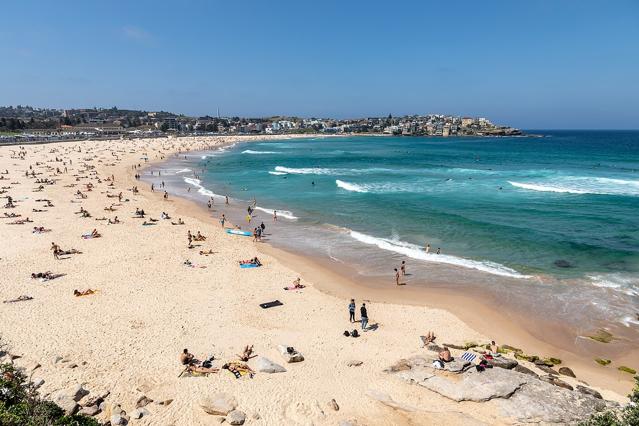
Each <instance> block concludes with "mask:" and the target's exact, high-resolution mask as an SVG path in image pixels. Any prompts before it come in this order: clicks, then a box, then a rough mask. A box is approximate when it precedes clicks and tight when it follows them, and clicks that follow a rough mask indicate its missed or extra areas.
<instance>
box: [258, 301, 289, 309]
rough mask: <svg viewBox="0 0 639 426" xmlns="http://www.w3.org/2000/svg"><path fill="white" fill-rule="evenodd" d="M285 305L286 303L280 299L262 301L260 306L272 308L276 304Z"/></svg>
mask: <svg viewBox="0 0 639 426" xmlns="http://www.w3.org/2000/svg"><path fill="white" fill-rule="evenodd" d="M283 305H284V304H283V303H282V302H280V301H279V300H274V301H272V302H266V303H260V308H262V309H268V308H272V307H274V306H283Z"/></svg>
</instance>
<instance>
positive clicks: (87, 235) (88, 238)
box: [82, 232, 93, 240]
mask: <svg viewBox="0 0 639 426" xmlns="http://www.w3.org/2000/svg"><path fill="white" fill-rule="evenodd" d="M82 238H84V239H85V240H90V239H91V238H93V235H92V234H91V233H90V232H88V233H86V234H82Z"/></svg>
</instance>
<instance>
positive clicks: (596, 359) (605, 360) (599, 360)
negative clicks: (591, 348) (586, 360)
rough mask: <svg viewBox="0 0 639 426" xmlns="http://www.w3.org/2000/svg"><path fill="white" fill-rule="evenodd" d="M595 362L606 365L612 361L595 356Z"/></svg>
mask: <svg viewBox="0 0 639 426" xmlns="http://www.w3.org/2000/svg"><path fill="white" fill-rule="evenodd" d="M595 362H596V363H597V364H599V365H604V366H605V365H608V364H610V363H611V362H612V361H610V360H609V359H602V358H595Z"/></svg>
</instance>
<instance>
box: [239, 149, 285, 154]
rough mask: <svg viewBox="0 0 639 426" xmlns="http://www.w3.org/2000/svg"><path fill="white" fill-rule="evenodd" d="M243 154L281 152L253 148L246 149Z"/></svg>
mask: <svg viewBox="0 0 639 426" xmlns="http://www.w3.org/2000/svg"><path fill="white" fill-rule="evenodd" d="M242 154H279V152H277V151H253V150H252V149H245V150H244V151H242Z"/></svg>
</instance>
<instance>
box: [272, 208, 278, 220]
mask: <svg viewBox="0 0 639 426" xmlns="http://www.w3.org/2000/svg"><path fill="white" fill-rule="evenodd" d="M273 222H277V210H273Z"/></svg>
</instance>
